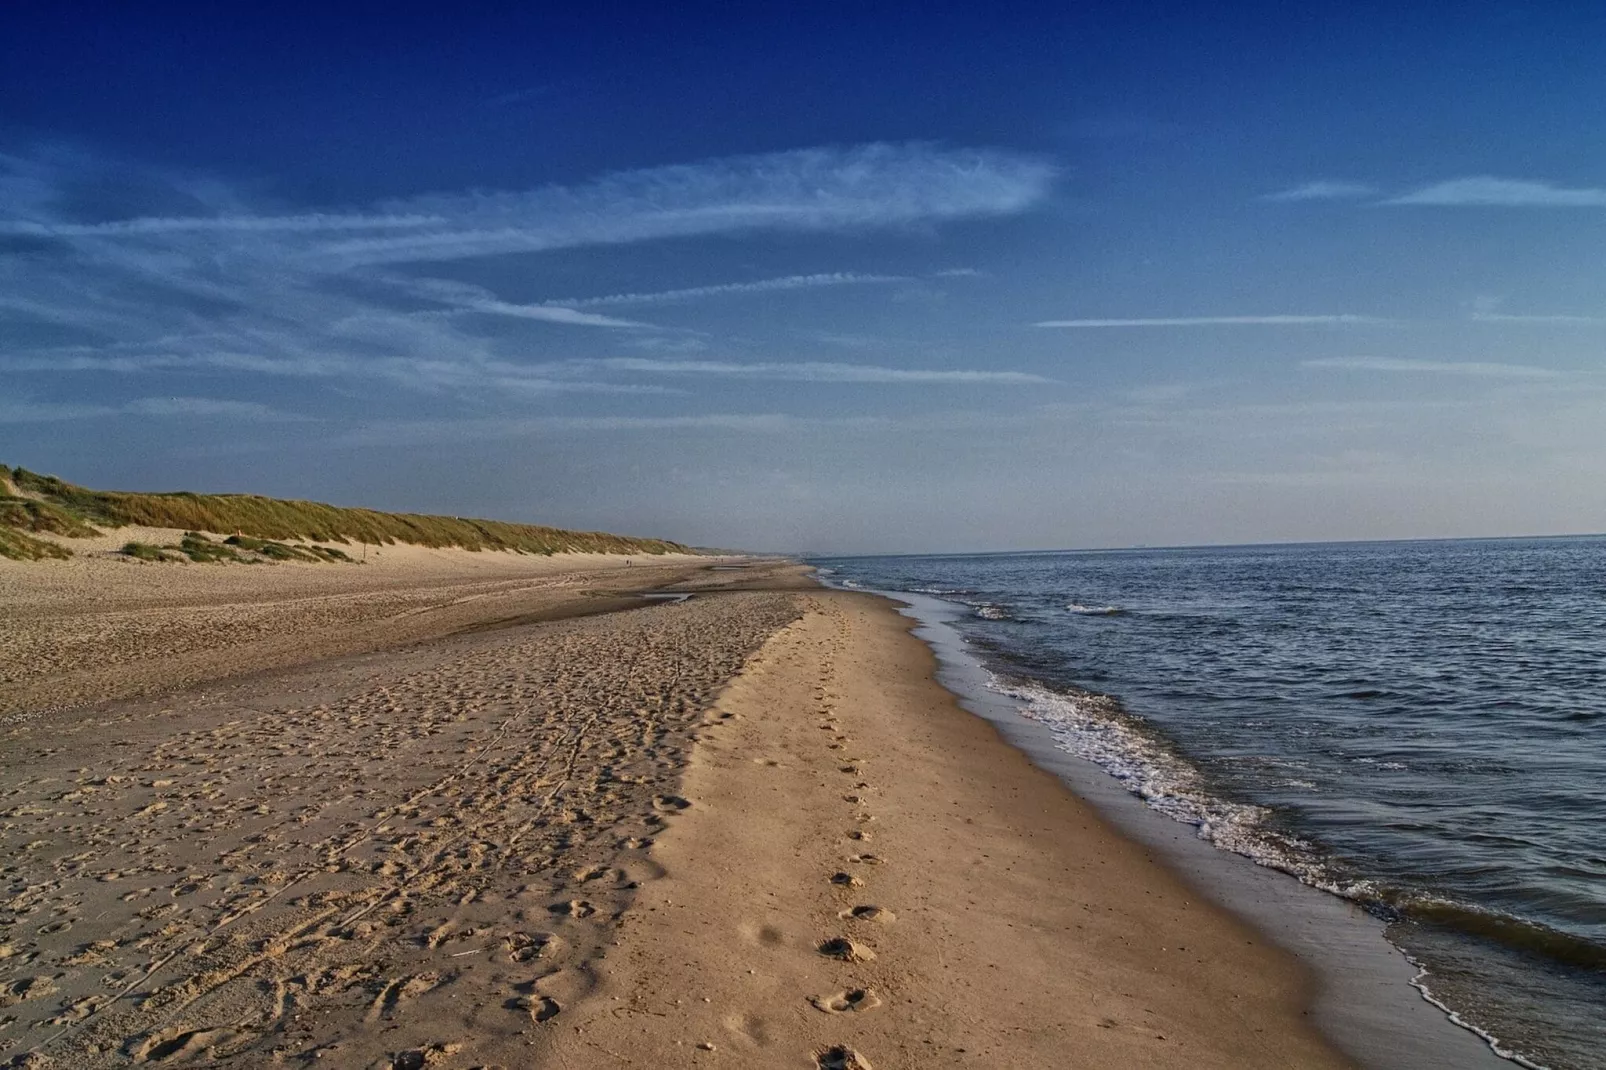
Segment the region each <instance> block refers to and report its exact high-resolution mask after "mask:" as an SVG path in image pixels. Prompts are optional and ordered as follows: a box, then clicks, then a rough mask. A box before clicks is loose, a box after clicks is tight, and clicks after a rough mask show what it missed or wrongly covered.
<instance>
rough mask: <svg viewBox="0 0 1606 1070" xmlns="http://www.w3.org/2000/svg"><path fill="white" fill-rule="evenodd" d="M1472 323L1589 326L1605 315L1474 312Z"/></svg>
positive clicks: (1598, 321) (1600, 321) (1605, 317)
mask: <svg viewBox="0 0 1606 1070" xmlns="http://www.w3.org/2000/svg"><path fill="white" fill-rule="evenodd" d="M1472 321H1473V322H1474V323H1552V324H1556V325H1558V326H1589V325H1590V324H1600V323H1606V316H1569V315H1546V314H1521V313H1513V312H1474V313H1473V314H1472Z"/></svg>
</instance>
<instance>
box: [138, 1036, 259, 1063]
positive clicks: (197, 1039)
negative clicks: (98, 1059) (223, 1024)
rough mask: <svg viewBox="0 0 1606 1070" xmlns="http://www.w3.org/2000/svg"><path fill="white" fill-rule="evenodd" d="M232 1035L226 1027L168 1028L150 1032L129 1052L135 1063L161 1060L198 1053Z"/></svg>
mask: <svg viewBox="0 0 1606 1070" xmlns="http://www.w3.org/2000/svg"><path fill="white" fill-rule="evenodd" d="M234 1035H235V1034H234V1033H232V1032H230V1031H229V1030H227V1029H186V1030H183V1031H179V1030H176V1029H168V1030H163V1031H162V1032H160V1033H152V1034H151V1035H149V1036H148V1037H146V1038H145V1039H144V1040H143V1041H142V1042H141V1043H140V1044H139V1045H138V1046H137V1047H135V1048H134V1050H133V1051H132V1052H131V1053H130V1054H132V1055H133V1057H134V1061H135V1062H136V1063H155V1062H161V1061H162V1060H163V1059H171V1058H173V1057H174V1056H188V1055H196V1054H199V1053H201V1052H203V1051H206V1050H207V1049H209V1048H211V1047H213V1046H214V1045H216V1044H217V1043H218V1042H220V1041H224V1040H228V1039H230V1038H232V1037H233V1036H234Z"/></svg>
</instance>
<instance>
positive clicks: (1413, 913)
mask: <svg viewBox="0 0 1606 1070" xmlns="http://www.w3.org/2000/svg"><path fill="white" fill-rule="evenodd" d="M1391 905H1392V906H1393V907H1394V909H1395V910H1396V911H1397V912H1398V915H1399V917H1400V918H1402V919H1404V920H1409V921H1414V922H1419V923H1421V924H1425V925H1434V926H1438V927H1440V928H1445V929H1454V930H1456V931H1457V932H1462V933H1466V934H1468V935H1471V936H1477V937H1481V938H1483V939H1485V940H1488V941H1491V942H1492V943H1496V944H1499V945H1501V946H1502V947H1508V948H1511V949H1512V950H1514V951H1522V952H1526V953H1528V954H1530V955H1538V956H1539V957H1541V958H1546V959H1549V960H1550V961H1552V962H1556V963H1560V964H1561V965H1563V966H1571V967H1573V968H1574V969H1580V970H1591V971H1600V970H1606V946H1603V945H1602V944H1600V943H1597V942H1596V941H1593V940H1589V939H1586V938H1584V937H1582V936H1575V935H1573V934H1572V933H1564V932H1562V931H1561V930H1559V929H1553V928H1551V927H1550V926H1548V925H1542V924H1540V923H1539V922H1534V921H1526V920H1524V919H1522V918H1516V917H1512V916H1511V915H1510V914H1504V913H1500V912H1498V911H1493V910H1486V909H1483V908H1480V907H1475V906H1469V905H1468V904H1466V903H1457V902H1454V901H1452V900H1448V899H1436V898H1430V897H1426V896H1411V897H1402V898H1401V899H1400V900H1399V901H1398V902H1395V903H1393V904H1391Z"/></svg>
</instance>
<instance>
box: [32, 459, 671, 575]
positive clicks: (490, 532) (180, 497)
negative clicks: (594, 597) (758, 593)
mask: <svg viewBox="0 0 1606 1070" xmlns="http://www.w3.org/2000/svg"><path fill="white" fill-rule="evenodd" d="M130 524H139V525H144V526H148V527H158V528H180V529H183V530H185V532H186V534H185V536H184V540H183V541H182V542H181V543H180V544H179V545H177V546H171V547H155V546H148V545H146V544H140V543H130V544H129V546H128V547H124V549H123V552H124V553H127V554H129V555H130V556H134V557H142V559H144V560H172V559H175V558H176V556H177V555H182V556H184V557H188V558H189V559H190V560H191V561H254V560H262V559H267V560H279V561H292V560H305V561H331V562H334V561H343V562H350V561H353V560H355V558H354V556H353V555H352V554H351V552H350V551H349V550H342V549H338V548H336V547H334V546H327V545H315V544H317V543H331V542H333V543H342V544H345V545H346V546H347V547H349V546H350V545H351V544H352V543H373V544H375V545H381V546H382V545H389V544H391V543H411V544H414V545H418V546H431V547H460V548H462V549H465V550H506V551H513V552H517V553H528V554H554V553H566V552H577V553H604V554H664V553H684V552H686V548H685V547H684V546H681V545H680V544H679V543H673V542H667V541H664V540H662V539H632V538H627V537H625V536H621V535H609V534H607V533H606V532H600V531H566V530H564V529H562V528H549V527H543V526H539V525H535V524H512V523H507V522H505V521H500V520H474V519H469V518H466V517H450V516H428V515H424V514H418V513H381V512H378V511H376V510H373V509H348V508H343V507H340V506H334V505H324V504H323V503H321V502H305V501H288V500H284V499H279V498H264V497H262V496H260V495H256V494H192V493H189V492H187V491H179V492H173V493H162V494H137V493H129V492H124V491H99V490H90V489H89V488H87V487H80V486H76V485H74V484H72V483H67V482H65V481H63V480H60V479H57V478H56V477H55V476H44V475H39V474H38V473H35V472H30V471H28V470H27V469H25V468H8V467H7V466H5V465H0V537H3V538H4V540H5V541H4V542H3V543H0V554H4V555H5V556H7V557H15V556H21V554H22V551H21V550H17V551H16V552H11V551H10V550H9V549H7V548H9V547H13V546H15V547H21V546H23V545H24V543H23V542H22V541H21V540H26V541H27V542H28V543H32V544H35V545H38V546H49V547H50V548H51V549H50V550H45V551H40V552H35V553H30V555H29V556H51V557H54V556H65V555H66V553H67V551H65V550H62V548H61V547H59V546H56V545H55V544H53V543H47V542H46V541H45V540H41V539H33V538H30V537H29V536H26V535H23V534H22V533H23V532H49V533H52V534H56V535H62V536H66V537H68V538H85V537H88V536H91V535H97V534H99V532H98V531H97V530H96V527H97V526H98V527H101V528H119V527H123V526H125V525H130ZM207 531H211V532H234V533H235V534H234V535H233V536H232V537H230V538H228V539H226V540H224V542H223V543H218V542H216V541H214V540H212V539H211V538H209V537H207V536H206V535H204V534H202V532H207ZM292 544H297V545H292ZM306 544H314V545H306ZM133 546H143V547H144V550H142V551H140V552H134V551H132V550H130V549H129V547H133ZM52 551H59V552H60V553H59V554H58V553H56V552H52ZM145 551H149V552H152V553H155V554H157V555H160V556H159V557H145V556H144V553H145ZM166 551H172V552H173V553H172V554H169V553H167V552H166ZM242 551H246V552H248V553H249V554H251V555H253V556H245V555H244V554H242Z"/></svg>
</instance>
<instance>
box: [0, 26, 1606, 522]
mask: <svg viewBox="0 0 1606 1070" xmlns="http://www.w3.org/2000/svg"><path fill="white" fill-rule="evenodd" d="M465 7H467V8H469V10H466V11H457V10H453V9H451V8H444V7H443V8H438V9H436V10H433V11H428V12H425V11H420V12H415V13H408V12H397V11H395V10H394V9H387V8H379V7H374V8H371V9H367V10H362V9H359V8H358V7H356V6H349V7H343V10H344V11H345V12H346V13H345V14H342V15H339V16H329V15H326V14H317V15H310V14H309V15H307V16H305V17H295V16H293V15H290V14H287V13H286V9H285V8H283V7H275V8H272V9H268V8H261V9H258V10H257V11H256V12H254V13H253V12H252V11H249V10H244V9H242V11H241V12H237V13H225V14H216V15H208V16H204V17H197V16H196V15H195V14H194V13H193V12H194V9H193V8H191V9H190V10H189V12H179V11H178V10H177V9H175V10H174V11H173V12H172V13H168V14H162V13H161V12H160V11H159V9H158V8H157V7H155V6H148V5H140V6H138V8H137V9H136V7H135V6H132V5H123V6H117V7H112V6H108V7H107V9H106V10H103V11H102V10H91V9H88V8H82V7H76V8H75V7H74V6H72V5H62V6H60V7H46V6H44V5H30V6H28V7H26V8H23V7H13V8H11V9H8V10H7V11H6V12H5V13H4V14H0V460H4V461H6V462H8V463H11V464H22V465H25V466H27V467H30V468H34V469H38V470H44V471H51V472H56V473H58V474H61V475H63V476H65V477H67V478H70V479H74V480H77V481H79V482H84V483H89V484H92V485H98V486H114V487H126V488H131V489H158V488H185V489H199V490H251V491H259V492H263V493H272V494H280V495H289V496H299V497H311V498H319V499H324V500H333V501H337V502H342V503H350V504H369V505H375V506H379V507H384V508H396V509H409V510H418V511H430V512H446V513H456V514H475V515H485V516H496V517H505V518H510V519H528V520H535V521H541V522H547V523H556V524H563V525H569V526H580V527H598V528H606V529H612V530H621V531H630V532H640V533H650V534H658V535H666V536H669V537H673V538H678V539H684V540H687V541H691V542H696V543H700V544H714V545H738V546H748V547H755V548H773V549H787V550H816V551H916V550H974V549H1019V548H1033V547H1073V546H1101V545H1127V544H1133V543H1147V544H1151V545H1158V544H1167V543H1170V544H1175V543H1198V542H1241V541H1271V540H1298V539H1324V538H1385V537H1419V536H1437V535H1490V534H1519V533H1549V532H1570V531H1599V530H1602V529H1606V504H1603V501H1606V499H1603V498H1602V496H1601V494H1600V493H1599V488H1600V487H1601V486H1602V485H1603V482H1606V376H1603V369H1602V366H1601V352H1602V342H1603V341H1606V260H1603V257H1602V250H1603V239H1606V141H1602V139H1601V138H1600V137H1599V136H1598V131H1599V130H1601V129H1603V128H1606V122H1603V120H1606V114H1603V112H1606V12H1602V11H1600V10H1598V9H1592V8H1589V7H1586V6H1585V5H1562V4H1555V5H1546V6H1545V7H1544V8H1543V10H1540V11H1529V10H1523V9H1522V8H1521V7H1519V6H1516V5H1477V4H1473V5H1454V6H1451V5H1425V4H1424V5H1416V6H1415V7H1414V9H1413V10H1412V11H1408V12H1403V13H1402V12H1399V11H1396V10H1392V9H1391V8H1389V7H1384V6H1377V7H1371V8H1362V7H1357V6H1343V7H1339V6H1335V7H1332V8H1315V9H1311V10H1289V9H1287V7H1286V6H1285V5H1233V10H1231V11H1226V12H1223V11H1219V10H1214V9H1210V8H1208V7H1200V6H1198V5H1165V4H1159V5H1122V6H1119V7H1114V6H1112V7H1110V8H1109V9H1107V10H1099V9H1089V10H1083V11H1074V12H1066V11H1059V10H1049V9H1048V8H1046V7H1045V8H1041V9H1039V8H1035V7H1027V6H1010V5H975V6H974V7H972V8H971V9H970V10H968V11H963V12H959V13H950V14H937V15H934V14H932V13H931V11H930V10H929V9H928V8H927V7H924V6H923V7H918V8H917V7H914V6H908V7H904V8H899V7H897V6H894V5H883V6H881V7H880V8H879V9H878V12H872V13H869V14H865V13H862V12H856V13H855V14H854V16H853V17H851V18H849V17H847V16H845V15H841V14H838V13H836V12H835V11H828V10H826V8H827V7H828V5H815V6H813V7H812V8H810V9H808V10H806V11H802V12H779V11H776V12H772V13H771V12H765V13H757V14H755V13H748V14H745V15H741V16H733V15H731V14H729V13H728V12H717V11H714V10H713V9H707V10H701V9H698V8H695V7H685V6H682V7H670V6H664V7H663V9H662V10H656V11H646V10H635V9H632V8H627V7H611V6H609V5H606V4H600V5H588V6H586V7H584V8H583V9H582V8H575V9H564V10H561V11H558V10H553V9H549V8H547V7H546V6H544V5H526V6H525V7H524V9H523V10H517V11H515V10H513V9H512V6H511V5H510V6H509V8H508V9H507V10H504V11H501V12H496V11H493V10H492V9H491V6H489V5H466V6H465Z"/></svg>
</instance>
